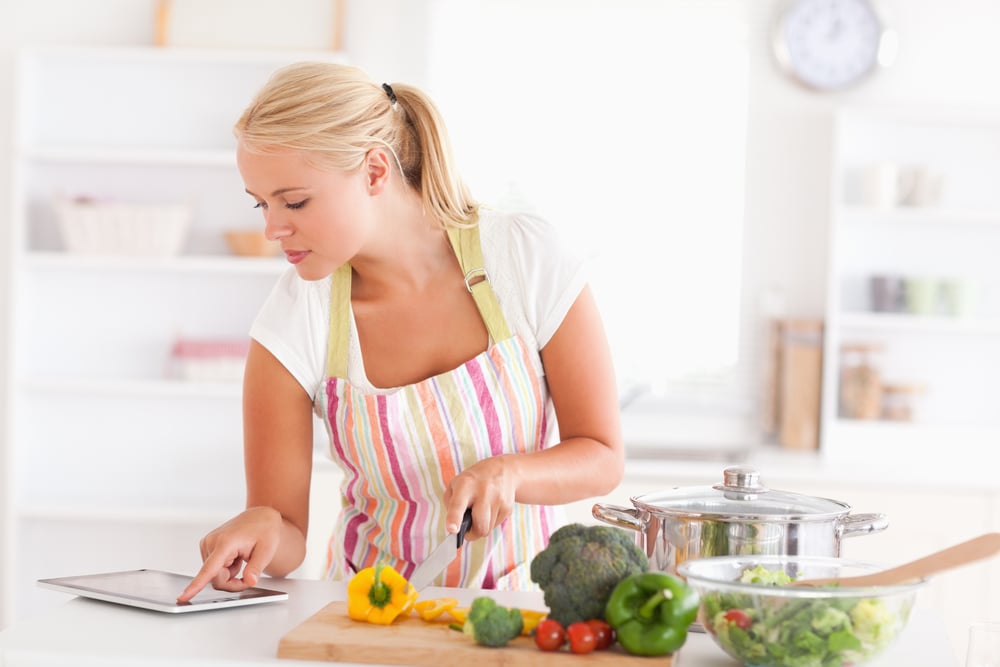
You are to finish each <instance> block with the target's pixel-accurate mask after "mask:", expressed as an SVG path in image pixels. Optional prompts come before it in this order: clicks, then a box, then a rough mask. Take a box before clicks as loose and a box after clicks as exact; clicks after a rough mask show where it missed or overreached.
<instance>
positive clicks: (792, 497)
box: [632, 466, 851, 521]
mask: <svg viewBox="0 0 1000 667" xmlns="http://www.w3.org/2000/svg"><path fill="white" fill-rule="evenodd" d="M632 503H633V504H634V505H635V506H636V507H638V508H640V509H645V510H647V511H649V512H653V513H663V512H666V513H669V514H686V515H699V516H702V515H710V516H713V517H716V518H724V517H728V518H747V517H754V518H757V519H764V520H767V519H771V520H775V521H781V520H788V519H806V520H812V519H816V520H819V519H829V518H832V517H835V516H839V515H842V514H846V513H848V512H850V511H851V506H850V505H848V504H847V503H842V502H840V501H838V500H831V499H829V498H820V497H818V496H809V495H804V494H799V493H789V492H787V491H776V490H774V489H769V488H767V487H766V486H764V485H763V484H762V483H761V482H760V473H758V472H757V470H756V469H754V468H751V467H749V466H733V467H730V468H726V469H725V470H724V471H723V483H722V484H716V485H714V486H695V487H680V488H675V489H670V490H667V491H661V492H657V493H651V494H647V495H642V496H636V497H633V498H632Z"/></svg>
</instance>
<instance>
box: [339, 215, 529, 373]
mask: <svg viewBox="0 0 1000 667" xmlns="http://www.w3.org/2000/svg"><path fill="white" fill-rule="evenodd" d="M448 240H449V241H451V246H452V248H454V250H455V256H456V257H457V258H458V263H459V265H460V266H461V267H462V273H463V274H465V286H466V288H467V289H468V290H469V293H470V294H472V299H473V300H474V301H475V302H476V307H477V308H478V309H479V314H480V316H481V317H482V318H483V323H484V324H485V325H486V330H487V331H489V334H490V337H491V338H492V339H493V343H494V344H496V343H499V342H500V341H503V340H507V339H508V338H510V337H511V333H510V327H508V326H507V319H506V318H505V317H504V315H503V310H501V308H500V301H499V300H498V299H497V295H496V293H495V292H494V291H493V287H492V286H491V285H490V277H489V275H488V274H487V273H486V268H485V267H484V265H483V250H482V248H481V247H480V245H479V225H476V226H475V227H467V228H461V229H455V228H449V229H448ZM350 314H351V265H350V264H348V263H345V264H343V265H341V266H340V268H338V269H337V270H336V271H334V273H333V276H332V278H331V280H330V337H329V338H328V339H327V343H326V376H327V377H335V378H346V377H347V354H348V344H349V340H350V328H351V327H350V322H351V318H350Z"/></svg>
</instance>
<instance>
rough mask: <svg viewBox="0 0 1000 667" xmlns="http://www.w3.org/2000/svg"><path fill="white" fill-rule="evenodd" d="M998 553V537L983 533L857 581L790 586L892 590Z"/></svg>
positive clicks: (831, 580) (806, 581)
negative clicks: (863, 587)
mask: <svg viewBox="0 0 1000 667" xmlns="http://www.w3.org/2000/svg"><path fill="white" fill-rule="evenodd" d="M997 553H1000V533H986V534H985V535H980V536H979V537H975V538H973V539H971V540H967V541H965V542H962V543H960V544H956V545H955V546H951V547H948V548H947V549H942V550H941V551H936V552H934V553H932V554H931V555H929V556H924V557H923V558H918V559H917V560H914V561H910V562H909V563H905V564H903V565H899V566H898V567H893V568H889V569H888V570H882V571H881V572H876V573H874V574H864V575H861V576H857V577H827V578H822V579H803V580H801V581H795V582H792V584H791V585H792V586H823V585H826V584H839V585H840V586H844V587H852V588H855V587H858V586H891V585H893V584H906V583H911V582H914V581H920V580H921V579H926V578H927V577H929V576H931V575H933V574H939V573H941V572H944V571H945V570H951V569H953V568H956V567H959V566H962V565H968V564H969V563H972V562H975V561H977V560H982V559H984V558H989V557H990V556H995V555H996V554H997Z"/></svg>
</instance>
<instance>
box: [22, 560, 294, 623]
mask: <svg viewBox="0 0 1000 667" xmlns="http://www.w3.org/2000/svg"><path fill="white" fill-rule="evenodd" d="M137 576H138V577H154V578H157V579H163V578H164V577H166V578H167V579H169V580H170V581H169V582H168V583H169V585H170V586H171V590H173V585H174V584H176V586H177V589H176V590H177V595H180V593H181V591H183V590H184V588H185V586H187V584H188V583H190V582H191V579H193V577H192V576H185V575H182V574H177V573H175V572H167V571H164V570H152V569H145V568H144V569H139V570H123V571H121V572H98V573H94V574H82V575H75V576H70V577H54V578H49V579H39V580H38V581H37V583H38V585H39V586H41V587H42V588H47V589H50V590H55V591H59V592H62V593H69V594H71V595H78V596H80V597H85V598H91V599H94V600H102V601H104V602H113V603H116V604H121V605H127V606H129V607H139V608H141V609H150V610H152V611H160V612H165V613H168V614H183V613H189V612H194V611H208V610H211V609H226V608H229V607H242V606H246V605H252V604H261V603H264V602H278V601H280V600H287V599H288V593H285V592H283V591H276V590H271V589H267V588H256V587H255V588H248V589H246V590H244V591H239V592H235V593H234V592H229V591H219V590H215V589H213V588H211V587H208V588H206V589H204V590H202V591H201V592H199V593H198V594H197V595H195V596H194V598H192V599H191V601H190V602H177V601H176V600H168V599H166V598H163V599H161V598H156V597H150V596H148V595H143V594H141V593H137V592H136V590H134V586H132V587H130V585H131V584H133V583H134V581H135V578H136V577H137ZM95 582H99V583H95Z"/></svg>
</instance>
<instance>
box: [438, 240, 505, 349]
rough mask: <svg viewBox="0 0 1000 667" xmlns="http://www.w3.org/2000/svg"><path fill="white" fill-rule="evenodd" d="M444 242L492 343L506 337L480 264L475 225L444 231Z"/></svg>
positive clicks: (493, 295)
mask: <svg viewBox="0 0 1000 667" xmlns="http://www.w3.org/2000/svg"><path fill="white" fill-rule="evenodd" d="M448 240H449V241H451V247H452V248H454V249H455V256H456V257H458V263H459V265H460V266H461V267H462V273H463V274H464V276H465V287H466V289H468V290H469V293H470V294H472V299H473V300H474V301H475V302H476V307H477V308H478V309H479V314H480V316H482V318H483V323H484V324H486V329H487V330H488V331H489V332H490V337H491V338H492V339H493V342H494V343H499V342H500V341H503V340H507V339H508V338H510V335H511V334H510V328H509V327H508V326H507V320H506V318H504V316H503V310H501V308H500V301H499V300H498V299H497V295H496V292H494V291H493V287H492V286H491V285H490V276H489V274H488V273H486V267H485V265H484V263H483V249H482V247H481V246H480V244H479V225H478V224H477V225H475V226H474V227H461V228H454V227H449V228H448Z"/></svg>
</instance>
